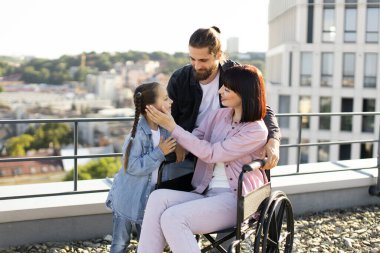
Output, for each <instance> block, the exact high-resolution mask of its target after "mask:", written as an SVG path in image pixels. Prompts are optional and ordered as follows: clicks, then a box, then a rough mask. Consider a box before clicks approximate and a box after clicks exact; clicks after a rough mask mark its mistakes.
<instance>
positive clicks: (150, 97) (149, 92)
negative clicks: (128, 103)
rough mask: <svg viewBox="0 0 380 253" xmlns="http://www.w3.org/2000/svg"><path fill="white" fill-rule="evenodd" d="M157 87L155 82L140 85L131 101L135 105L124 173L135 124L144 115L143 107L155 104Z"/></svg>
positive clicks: (134, 133) (135, 127)
mask: <svg viewBox="0 0 380 253" xmlns="http://www.w3.org/2000/svg"><path fill="white" fill-rule="evenodd" d="M159 85H160V84H159V83H156V82H152V83H144V84H141V85H139V86H138V87H137V88H136V90H135V93H134V95H133V101H134V103H135V120H134V121H133V127H132V130H131V137H130V140H129V143H128V146H127V148H126V151H125V156H124V170H125V171H127V169H128V160H129V159H128V158H129V153H130V152H131V148H132V144H133V139H134V138H135V136H136V130H137V124H138V123H139V118H140V114H145V107H146V106H147V105H151V104H154V103H155V102H156V97H157V87H158V86H159Z"/></svg>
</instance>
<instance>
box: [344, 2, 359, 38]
mask: <svg viewBox="0 0 380 253" xmlns="http://www.w3.org/2000/svg"><path fill="white" fill-rule="evenodd" d="M345 12H346V15H345V21H344V22H345V24H344V41H345V42H355V41H356V19H357V9H356V8H346V10H345Z"/></svg>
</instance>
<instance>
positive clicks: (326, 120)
mask: <svg viewBox="0 0 380 253" xmlns="http://www.w3.org/2000/svg"><path fill="white" fill-rule="evenodd" d="M319 112H331V97H321V98H320V99H319ZM330 122H331V117H330V116H320V117H319V129H326V130H329V129H330Z"/></svg>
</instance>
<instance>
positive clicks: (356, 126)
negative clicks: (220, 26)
mask: <svg viewBox="0 0 380 253" xmlns="http://www.w3.org/2000/svg"><path fill="white" fill-rule="evenodd" d="M314 2H315V4H314V18H313V43H310V44H308V43H307V24H308V23H307V22H308V20H307V16H308V1H307V0H297V1H296V0H294V1H281V3H279V1H277V0H271V1H270V4H269V6H270V10H269V38H270V40H269V50H268V52H267V54H266V57H267V63H266V69H267V76H266V83H267V91H268V104H270V105H271V107H272V108H273V109H274V110H275V111H279V96H280V95H288V96H290V112H291V113H295V112H299V108H298V107H299V98H300V96H311V112H319V99H320V97H321V96H327V97H331V98H332V104H331V111H332V112H341V109H342V108H341V99H342V98H353V101H354V104H353V111H354V112H361V111H363V99H375V100H376V99H377V98H379V97H380V81H379V80H380V44H379V43H376V44H369V43H366V42H365V28H366V9H367V4H366V1H365V0H358V5H357V10H358V12H357V35H356V36H357V37H356V43H345V42H344V18H345V17H344V15H345V1H344V0H336V4H335V18H336V22H335V24H336V37H335V42H334V43H326V42H322V23H323V0H315V1H314ZM290 14H291V15H292V16H291V15H290ZM293 20H294V21H293ZM292 23H294V26H293V27H290V26H289V24H292ZM290 30H291V31H290ZM280 31H284V32H289V31H290V32H294V34H293V35H292V36H290V37H289V36H284V34H283V33H282V32H280ZM292 38H294V40H293V39H292ZM302 52H312V82H311V86H310V87H303V86H300V70H301V62H300V59H301V53H302ZM324 52H332V53H333V61H334V63H333V66H334V69H333V85H332V87H321V85H320V84H321V60H322V53H324ZM346 52H353V53H355V55H356V58H355V86H354V87H353V88H347V87H342V70H343V54H344V53H346ZM368 52H374V53H377V54H378V64H377V65H378V66H377V69H378V75H377V86H376V89H370V88H363V78H364V57H365V53H368ZM290 55H291V62H290ZM278 58H281V60H278ZM277 64H281V66H278V65H277ZM290 64H291V66H290ZM290 77H291V81H290V82H289V79H290ZM375 110H376V111H380V101H376V108H375ZM340 121H341V118H340V117H338V116H333V117H331V125H330V130H320V129H319V118H318V117H311V118H310V128H309V129H303V131H302V138H305V139H307V141H308V142H318V141H319V140H329V141H337V140H357V139H374V138H378V135H379V125H380V122H379V121H380V120H379V117H376V121H375V130H374V133H362V131H361V127H362V125H361V124H362V120H361V117H360V116H354V117H353V120H352V131H349V132H346V131H341V130H340ZM297 128H298V120H297V119H296V118H292V120H291V121H290V126H289V128H282V129H281V131H282V135H283V138H287V139H289V143H296V142H297V137H298V132H297V131H295V129H297ZM376 147H377V146H376V145H375V148H374V153H376V152H377V149H376ZM308 149H309V153H308V155H309V162H315V161H317V147H309V148H308ZM329 155H330V157H329V158H330V160H332V161H334V160H338V159H339V145H331V146H330V153H329ZM357 158H360V144H352V145H351V159H357ZM296 160H297V152H296V148H290V149H289V159H288V163H289V164H292V163H296Z"/></svg>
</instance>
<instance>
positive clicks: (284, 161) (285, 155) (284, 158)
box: [278, 118, 289, 165]
mask: <svg viewBox="0 0 380 253" xmlns="http://www.w3.org/2000/svg"><path fill="white" fill-rule="evenodd" d="M280 119H281V118H280ZM281 144H289V139H288V138H281ZM280 154H281V155H280V160H279V161H278V165H288V164H289V148H280Z"/></svg>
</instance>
